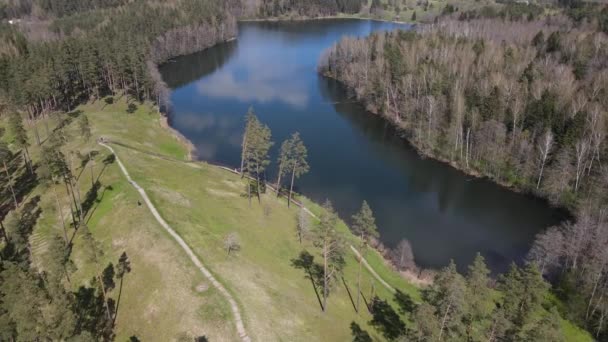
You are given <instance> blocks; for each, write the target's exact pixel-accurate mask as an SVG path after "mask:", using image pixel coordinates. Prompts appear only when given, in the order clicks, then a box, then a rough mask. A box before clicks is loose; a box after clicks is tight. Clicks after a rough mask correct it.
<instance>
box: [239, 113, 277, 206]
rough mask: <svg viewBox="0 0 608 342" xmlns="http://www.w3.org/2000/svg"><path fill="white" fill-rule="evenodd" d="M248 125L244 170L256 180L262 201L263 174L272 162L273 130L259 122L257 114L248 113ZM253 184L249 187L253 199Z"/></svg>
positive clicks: (258, 193)
mask: <svg viewBox="0 0 608 342" xmlns="http://www.w3.org/2000/svg"><path fill="white" fill-rule="evenodd" d="M247 123H248V125H247V127H246V130H245V135H244V139H243V141H244V143H243V148H244V150H243V151H244V153H243V157H244V167H243V171H244V172H245V174H247V175H248V176H249V177H250V178H251V179H253V180H255V186H256V187H255V189H256V193H257V196H258V201H261V197H260V193H261V192H262V186H263V179H262V177H263V175H264V172H265V171H266V167H267V166H268V165H269V164H270V158H269V157H268V151H269V150H270V148H271V147H272V145H273V142H272V141H271V140H270V138H271V132H270V128H268V126H266V125H264V124H262V123H260V122H259V120H258V119H257V117H256V116H255V114H250V115H249V114H248V119H247ZM250 188H251V185H250V186H249V187H248V194H249V200H250V201H251V190H250Z"/></svg>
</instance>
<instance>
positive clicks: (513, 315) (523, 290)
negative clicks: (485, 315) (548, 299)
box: [498, 263, 548, 335]
mask: <svg viewBox="0 0 608 342" xmlns="http://www.w3.org/2000/svg"><path fill="white" fill-rule="evenodd" d="M498 288H499V290H501V291H502V292H504V293H508V294H509V295H508V296H505V297H504V298H503V302H502V308H503V310H504V316H505V318H506V319H507V320H508V321H509V322H511V324H512V325H511V327H510V328H509V330H508V332H507V333H508V334H510V335H520V334H522V333H524V331H525V327H526V326H529V325H530V324H532V323H533V319H534V315H533V313H535V312H537V310H539V309H541V307H542V303H543V300H544V296H545V293H546V290H547V288H548V285H547V283H546V282H545V281H544V280H543V278H542V276H541V274H540V272H539V271H538V268H537V267H536V265H535V264H534V263H530V264H528V265H527V266H526V267H524V268H523V269H520V268H518V267H517V266H516V265H515V264H512V265H511V268H510V269H509V272H507V274H506V275H504V276H501V277H500V279H499V287H498Z"/></svg>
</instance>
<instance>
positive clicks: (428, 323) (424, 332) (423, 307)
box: [411, 302, 440, 342]
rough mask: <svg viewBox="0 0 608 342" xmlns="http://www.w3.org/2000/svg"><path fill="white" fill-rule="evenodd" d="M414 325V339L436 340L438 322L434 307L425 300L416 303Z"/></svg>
mask: <svg viewBox="0 0 608 342" xmlns="http://www.w3.org/2000/svg"><path fill="white" fill-rule="evenodd" d="M412 320H413V322H414V326H413V329H412V332H411V333H412V335H413V336H412V337H413V338H414V339H415V340H416V341H428V342H431V341H437V340H438V336H439V330H440V322H439V321H438V320H437V316H436V315H435V307H433V306H432V305H430V304H429V303H427V302H423V303H422V304H420V305H418V307H417V308H416V311H415V312H414V317H413V319H412Z"/></svg>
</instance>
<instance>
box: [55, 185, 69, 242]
mask: <svg viewBox="0 0 608 342" xmlns="http://www.w3.org/2000/svg"><path fill="white" fill-rule="evenodd" d="M53 194H54V195H55V203H56V204H57V211H59V216H61V224H62V226H63V238H64V239H65V243H68V231H67V228H66V227H65V218H64V217H63V211H62V210H61V204H60V203H59V196H57V190H55V187H53Z"/></svg>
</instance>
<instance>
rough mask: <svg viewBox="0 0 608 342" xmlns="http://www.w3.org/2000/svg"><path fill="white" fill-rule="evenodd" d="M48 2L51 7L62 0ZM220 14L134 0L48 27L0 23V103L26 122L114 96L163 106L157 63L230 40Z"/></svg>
mask: <svg viewBox="0 0 608 342" xmlns="http://www.w3.org/2000/svg"><path fill="white" fill-rule="evenodd" d="M52 3H53V4H54V5H53V6H54V7H53V6H51V9H52V8H55V7H57V8H59V7H60V6H59V4H60V3H61V2H60V1H55V2H52ZM66 3H72V2H69V1H67V2H66ZM53 11H55V10H52V11H51V12H50V13H53ZM224 12H225V11H224V8H223V5H222V4H221V2H214V1H204V2H203V1H194V0H183V1H177V2H175V4H174V5H171V4H170V3H166V4H165V5H163V6H156V5H154V6H153V5H152V4H150V3H147V2H133V3H129V4H128V5H126V6H122V7H118V8H112V9H99V10H93V11H89V12H86V13H84V14H76V15H66V16H64V17H61V18H57V19H55V20H53V21H52V24H49V25H45V24H43V23H40V22H37V21H36V20H38V19H24V21H22V22H20V23H19V25H15V26H21V27H23V29H16V28H14V27H13V25H7V24H4V26H3V27H2V28H0V30H1V31H2V32H3V35H2V36H3V37H4V42H5V44H3V47H2V51H0V52H1V53H2V54H1V55H0V80H1V84H0V98H1V99H3V102H4V103H5V104H10V105H11V106H16V107H17V108H21V109H25V110H27V112H28V115H29V116H30V118H33V117H37V116H39V115H46V114H47V113H48V112H50V111H52V110H55V109H63V110H69V109H70V108H73V107H74V106H75V105H76V104H79V103H82V102H86V101H88V100H90V99H94V98H99V97H101V96H102V95H106V94H115V93H118V92H126V93H128V94H130V95H132V96H133V97H134V98H135V99H138V100H144V99H150V100H156V101H157V102H159V105H161V106H164V105H165V104H166V103H165V100H166V98H164V97H163V96H164V95H166V89H165V87H164V83H163V82H162V80H160V76H159V75H158V72H157V71H156V64H158V63H162V62H164V61H166V60H167V59H168V58H171V57H173V56H176V55H181V54H185V53H190V52H194V51H197V50H201V49H204V48H207V47H209V46H211V45H213V44H215V43H216V42H218V41H225V40H227V39H229V38H232V37H234V36H235V35H236V23H235V20H234V18H233V17H232V16H230V15H229V14H226V15H225V14H224ZM62 13H63V12H62ZM67 13H69V12H67ZM40 31H42V32H40ZM23 32H25V33H23ZM39 37H45V39H42V40H37V39H36V38H39Z"/></svg>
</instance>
